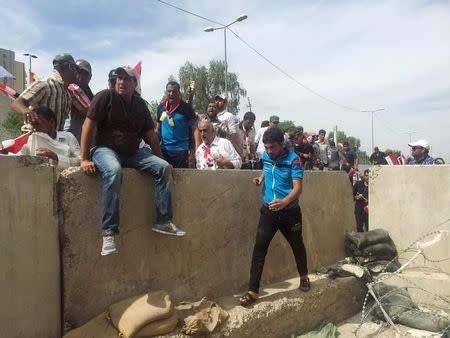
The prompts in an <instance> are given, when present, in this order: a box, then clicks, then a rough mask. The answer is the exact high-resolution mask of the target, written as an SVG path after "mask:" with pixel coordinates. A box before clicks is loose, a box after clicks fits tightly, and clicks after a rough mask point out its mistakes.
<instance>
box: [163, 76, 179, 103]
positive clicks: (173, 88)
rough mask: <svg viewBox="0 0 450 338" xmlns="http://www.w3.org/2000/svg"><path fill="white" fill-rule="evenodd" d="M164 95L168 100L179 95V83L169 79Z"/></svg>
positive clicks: (174, 98) (171, 100) (170, 100)
mask: <svg viewBox="0 0 450 338" xmlns="http://www.w3.org/2000/svg"><path fill="white" fill-rule="evenodd" d="M166 97H167V100H168V101H169V102H173V101H174V100H176V99H177V98H179V97H180V84H179V83H178V82H176V81H169V82H167V84H166Z"/></svg>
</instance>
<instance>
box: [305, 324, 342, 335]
mask: <svg viewBox="0 0 450 338" xmlns="http://www.w3.org/2000/svg"><path fill="white" fill-rule="evenodd" d="M337 336H338V332H337V328H336V325H334V324H333V323H328V324H327V325H324V326H322V327H321V328H320V329H318V330H314V331H310V332H308V333H305V334H302V335H301V336H298V337H297V338H335V337H337Z"/></svg>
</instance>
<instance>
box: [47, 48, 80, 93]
mask: <svg viewBox="0 0 450 338" xmlns="http://www.w3.org/2000/svg"><path fill="white" fill-rule="evenodd" d="M53 68H54V69H55V70H57V71H58V73H59V74H60V75H61V78H62V80H63V81H64V84H65V85H69V84H71V83H76V82H77V80H78V69H79V68H78V66H77V65H76V64H75V60H74V59H73V57H72V55H70V54H67V53H62V54H57V55H55V57H54V58H53Z"/></svg>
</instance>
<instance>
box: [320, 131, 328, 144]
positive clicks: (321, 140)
mask: <svg viewBox="0 0 450 338" xmlns="http://www.w3.org/2000/svg"><path fill="white" fill-rule="evenodd" d="M326 134H327V132H326V131H325V130H323V129H320V130H319V136H318V137H319V141H320V142H323V140H325V135H326Z"/></svg>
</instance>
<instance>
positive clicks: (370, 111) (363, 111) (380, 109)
mask: <svg viewBox="0 0 450 338" xmlns="http://www.w3.org/2000/svg"><path fill="white" fill-rule="evenodd" d="M382 110H384V108H379V109H375V110H361V112H362V113H372V149H371V151H373V147H374V140H373V114H374V113H376V112H377V111H382Z"/></svg>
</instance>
